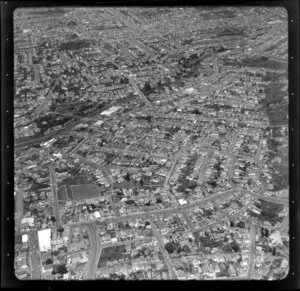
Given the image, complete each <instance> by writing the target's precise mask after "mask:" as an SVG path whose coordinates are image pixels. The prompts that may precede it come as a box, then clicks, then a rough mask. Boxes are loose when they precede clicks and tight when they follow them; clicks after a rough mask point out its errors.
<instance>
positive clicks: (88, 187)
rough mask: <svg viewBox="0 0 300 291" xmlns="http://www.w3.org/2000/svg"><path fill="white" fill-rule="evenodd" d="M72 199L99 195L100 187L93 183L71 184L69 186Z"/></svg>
mask: <svg viewBox="0 0 300 291" xmlns="http://www.w3.org/2000/svg"><path fill="white" fill-rule="evenodd" d="M70 187H71V189H72V193H73V196H74V198H73V199H74V200H80V199H88V198H95V197H100V196H101V192H100V188H99V187H98V186H97V185H94V184H83V185H72V186H70Z"/></svg>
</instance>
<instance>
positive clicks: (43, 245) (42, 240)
mask: <svg viewBox="0 0 300 291" xmlns="http://www.w3.org/2000/svg"><path fill="white" fill-rule="evenodd" d="M38 239H39V247H40V250H41V252H46V251H48V250H49V249H51V229H50V228H47V229H42V230H39V231H38Z"/></svg>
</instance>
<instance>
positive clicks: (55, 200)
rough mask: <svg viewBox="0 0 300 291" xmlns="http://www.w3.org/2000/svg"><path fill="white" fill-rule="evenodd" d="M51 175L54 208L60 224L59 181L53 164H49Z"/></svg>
mask: <svg viewBox="0 0 300 291" xmlns="http://www.w3.org/2000/svg"><path fill="white" fill-rule="evenodd" d="M49 176H50V184H51V192H52V195H53V209H54V214H55V218H56V225H57V226H59V225H60V215H59V206H58V198H57V182H56V176H55V170H54V169H53V166H49Z"/></svg>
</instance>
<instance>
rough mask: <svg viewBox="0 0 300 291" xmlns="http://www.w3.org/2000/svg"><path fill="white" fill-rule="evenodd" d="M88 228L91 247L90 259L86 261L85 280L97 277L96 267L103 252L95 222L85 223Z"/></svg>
mask: <svg viewBox="0 0 300 291" xmlns="http://www.w3.org/2000/svg"><path fill="white" fill-rule="evenodd" d="M85 226H86V227H87V230H88V235H89V240H90V249H89V259H88V261H87V263H86V266H85V270H84V274H83V279H84V280H94V279H95V277H96V268H97V265H98V261H99V258H100V254H101V247H100V243H99V239H98V235H97V231H96V227H95V224H94V223H92V224H91V223H90V224H85Z"/></svg>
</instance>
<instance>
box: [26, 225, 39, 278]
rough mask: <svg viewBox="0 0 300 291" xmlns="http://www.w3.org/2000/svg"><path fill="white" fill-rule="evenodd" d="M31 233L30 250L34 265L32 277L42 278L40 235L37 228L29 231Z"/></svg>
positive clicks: (32, 264)
mask: <svg viewBox="0 0 300 291" xmlns="http://www.w3.org/2000/svg"><path fill="white" fill-rule="evenodd" d="M28 235H29V241H30V245H29V250H30V256H31V267H32V270H31V271H32V279H33V280H40V279H41V277H42V275H41V254H40V249H39V245H38V235H37V230H32V231H30V232H29V233H28Z"/></svg>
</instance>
